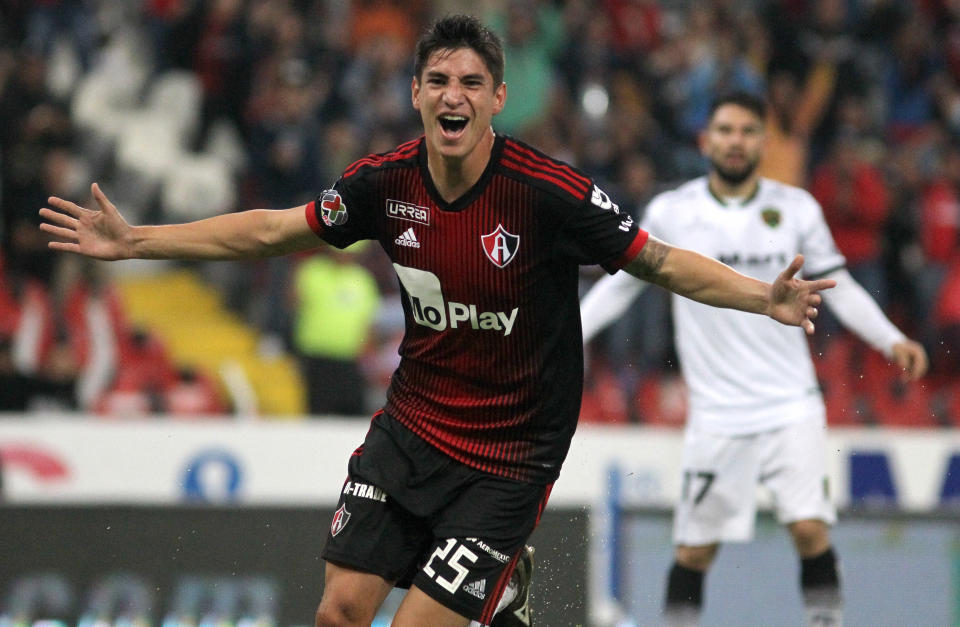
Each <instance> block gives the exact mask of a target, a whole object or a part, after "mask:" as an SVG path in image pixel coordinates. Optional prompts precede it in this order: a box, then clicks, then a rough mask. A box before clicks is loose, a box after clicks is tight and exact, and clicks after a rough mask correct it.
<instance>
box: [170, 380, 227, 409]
mask: <svg viewBox="0 0 960 627" xmlns="http://www.w3.org/2000/svg"><path fill="white" fill-rule="evenodd" d="M163 411H165V412H166V413H168V414H171V415H173V416H177V417H181V418H186V417H209V416H215V415H217V414H224V413H226V412H227V406H226V405H225V404H224V403H223V401H222V400H221V399H220V393H219V391H218V390H217V386H216V384H215V383H214V382H213V380H211V379H210V377H208V376H206V375H205V374H203V373H202V372H200V371H198V370H196V369H194V368H189V367H185V368H180V369H178V370H177V378H176V380H175V381H174V382H173V383H172V384H171V385H169V386H168V387H167V388H166V389H165V390H164V394H163Z"/></svg>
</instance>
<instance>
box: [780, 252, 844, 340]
mask: <svg viewBox="0 0 960 627" xmlns="http://www.w3.org/2000/svg"><path fill="white" fill-rule="evenodd" d="M802 267H803V255H797V256H796V257H794V258H793V261H791V262H790V265H789V266H787V267H786V269H785V270H784V271H783V272H781V273H780V276H778V277H777V280H776V281H774V282H773V285H772V286H771V287H770V304H769V308H768V310H767V315H768V316H770V317H771V318H773V319H774V320H776V321H777V322H782V323H783V324H789V325H793V326H799V327H802V328H803V330H804V331H806V332H807V335H813V331H814V326H813V319H814V318H816V317H817V314H818V313H819V312H818V311H817V307H818V306H819V305H820V302H821V300H822V299H821V297H820V294H819V292H820V291H822V290H828V289H830V288H831V287H835V286H836V285H837V282H836V281H834V280H833V279H817V280H815V281H805V280H804V279H798V278H796V276H795V275H796V274H797V272H799V271H800V268H802Z"/></svg>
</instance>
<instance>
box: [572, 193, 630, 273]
mask: <svg viewBox="0 0 960 627" xmlns="http://www.w3.org/2000/svg"><path fill="white" fill-rule="evenodd" d="M561 210H562V211H563V212H564V214H565V215H563V216H561V219H562V220H563V225H564V226H563V229H562V232H561V242H560V246H561V247H562V249H563V251H564V252H565V253H566V254H567V255H569V256H571V257H573V258H574V259H576V261H577V263H579V264H581V265H588V264H599V265H601V266H603V268H604V269H605V270H606V271H607V272H609V273H611V274H613V273H615V272H616V271H617V270H619V269H620V268H621V267H623V266H624V265H626V264H627V263H628V262H629V261H630V260H632V259H633V258H634V257H636V255H637V253H639V252H640V249H642V248H643V246H644V244H646V242H647V237H648V235H647V232H646V231H644V230H643V229H641V228H640V227H639V226H638V225H637V223H636V221H635V220H634V219H633V217H632V216H631V215H630V214H629V213H628V212H626V211H624V210H621V209H620V207H619V205H617V204H616V203H615V202H614V201H613V200H612V199H611V198H610V197H609V196H608V195H607V194H606V193H605V192H604V191H603V190H601V189H600V187H598V186H597V185H596V184H594V185H593V186H592V191H591V193H590V194H589V195H588V196H587V197H586V198H585V199H584V200H583V202H581V203H579V204H573V203H571V204H569V205H566V206H563V207H562V209H561Z"/></svg>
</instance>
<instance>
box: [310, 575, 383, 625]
mask: <svg viewBox="0 0 960 627" xmlns="http://www.w3.org/2000/svg"><path fill="white" fill-rule="evenodd" d="M392 589H393V582H391V581H387V580H386V579H384V578H382V577H380V576H379V575H374V574H372V573H365V572H361V571H358V570H354V569H352V568H348V567H344V566H337V565H336V564H332V563H329V562H328V563H327V568H326V571H325V574H324V586H323V597H322V598H321V599H320V607H319V608H317V615H316V626H317V627H335V626H336V627H351V626H353V625H357V626H360V625H369V624H370V623H372V622H373V619H374V617H375V616H376V614H377V610H378V609H379V608H380V605H381V604H382V603H383V600H384V599H386V598H387V595H388V594H390V591H391V590H392Z"/></svg>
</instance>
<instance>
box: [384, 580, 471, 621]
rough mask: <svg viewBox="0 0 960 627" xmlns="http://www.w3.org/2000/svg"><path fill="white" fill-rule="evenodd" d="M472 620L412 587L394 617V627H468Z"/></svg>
mask: <svg viewBox="0 0 960 627" xmlns="http://www.w3.org/2000/svg"><path fill="white" fill-rule="evenodd" d="M469 624H470V619H469V618H467V617H466V616H463V615H461V614H458V613H457V612H455V611H454V610H451V609H450V608H448V607H446V606H445V605H442V604H441V603H440V602H439V601H437V600H435V599H434V598H432V597H430V596H428V595H427V594H426V593H424V592H423V590H421V589H420V588H418V587H416V586H411V587H410V591H409V592H407V595H406V596H405V597H403V602H402V603H400V607H399V608H398V609H397V613H396V615H394V618H393V623H392V627H421V626H422V625H436V627H467V626H468V625H469Z"/></svg>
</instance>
